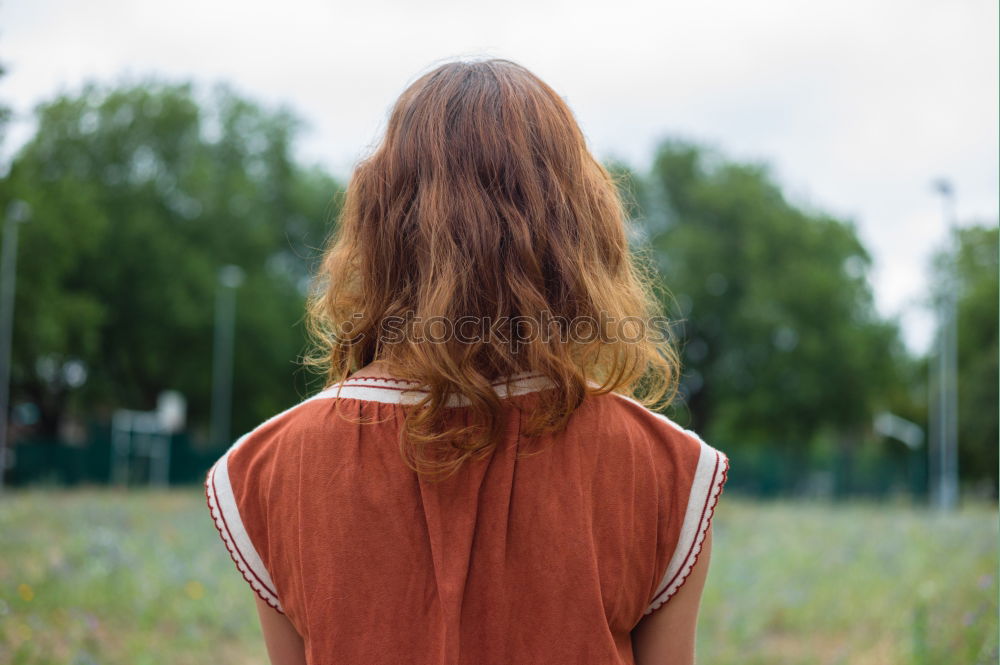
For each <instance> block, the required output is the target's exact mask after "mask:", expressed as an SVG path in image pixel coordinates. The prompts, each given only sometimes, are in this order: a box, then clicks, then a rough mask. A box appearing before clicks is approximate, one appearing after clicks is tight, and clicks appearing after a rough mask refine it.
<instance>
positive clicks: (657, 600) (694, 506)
mask: <svg viewBox="0 0 1000 665" xmlns="http://www.w3.org/2000/svg"><path fill="white" fill-rule="evenodd" d="M685 431H686V432H689V433H691V434H694V433H693V432H691V431H690V430H685ZM695 437H696V438H697V439H698V442H699V443H700V445H701V454H700V455H699V456H698V467H697V469H696V471H695V478H694V483H693V484H692V486H691V494H690V496H689V499H688V505H687V510H686V511H685V513H684V523H683V525H682V526H681V535H680V539H679V540H678V542H677V548H676V549H675V550H674V554H673V556H672V557H671V559H670V563H669V565H668V566H667V572H666V573H665V574H664V576H663V580H662V581H661V582H660V584H659V586H657V588H656V593H655V594H653V601H652V602H651V603H650V604H649V606H648V607H647V608H646V609H645V611H643V616H645V615H647V614H651V613H652V612H653V611H654V610H657V609H659V607H660V606H661V605H663V604H664V603H665V602H667V601H668V600H670V598H671V597H672V596H673V595H674V594H675V593H677V590H678V589H680V588H681V586H683V585H684V582H685V581H686V580H687V578H688V575H689V574H690V573H691V570H692V569H693V568H694V565H695V563H697V562H698V555H699V554H700V553H701V545H702V543H703V542H704V540H705V534H706V533H708V527H709V526H710V525H711V524H712V516H713V515H714V514H715V506H716V504H718V502H719V495H720V494H721V493H722V487H723V485H725V483H726V477H727V474H728V472H729V458H728V457H726V455H725V454H724V453H722V452H721V451H719V450H716V449H715V448H712V447H711V446H709V445H708V444H707V443H705V442H704V441H702V440H701V438H700V437H698V436H697V435H695Z"/></svg>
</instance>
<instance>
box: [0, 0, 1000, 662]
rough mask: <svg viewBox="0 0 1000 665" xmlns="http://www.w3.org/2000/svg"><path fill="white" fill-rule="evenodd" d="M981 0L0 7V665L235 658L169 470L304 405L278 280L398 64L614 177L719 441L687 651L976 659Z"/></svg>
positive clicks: (983, 595) (982, 345) (985, 265)
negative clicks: (544, 100)
mask: <svg viewBox="0 0 1000 665" xmlns="http://www.w3.org/2000/svg"><path fill="white" fill-rule="evenodd" d="M997 27H998V14H997V5H996V3H995V2H987V1H985V0H958V1H955V0H951V1H945V0H916V1H913V0H908V1H906V2H903V1H902V0H879V1H878V2H861V1H860V0H845V1H844V2H840V3H823V4H818V3H800V2H793V1H792V0H776V1H773V2H769V3H767V4H766V5H761V4H759V3H736V2H718V1H711V0H710V1H708V2H703V3H699V4H693V3H679V2H664V3H643V2H638V1H636V0H623V1H622V2H618V3H615V4H614V5H611V4H608V3H592V2H582V3H581V2H573V3H570V2H551V1H544V0H538V1H535V2H530V3H528V2H524V1H523V0H514V1H513V2H509V3H504V4H503V5H502V6H500V5H497V6H494V7H476V6H474V5H473V4H471V3H458V2H422V3H403V2H385V1H375V2H366V3H352V4H350V5H348V4H346V3H321V2H315V1H312V0H287V1H286V2H283V3H266V4H265V3H248V2H235V1H230V0H225V1H219V2H213V3H199V2H194V1H192V0H178V1H177V2H173V3H169V4H164V3H149V2H134V1H126V0H95V1H94V2H90V3H86V4H83V3H75V2H69V1H68V0H35V1H33V2H9V1H7V2H3V3H2V4H0V65H2V67H3V72H2V75H0V106H2V110H0V114H2V115H0V118H2V119H0V138H2V141H0V217H2V219H0V223H2V225H3V233H2V252H0V260H2V264H0V439H2V445H0V450H2V451H3V454H2V457H0V459H2V460H4V461H3V464H2V466H0V470H2V473H0V480H2V482H0V663H73V664H82V663H101V664H105V663H107V664H112V663H130V664H140V665H141V664H144V663H182V664H183V663H192V664H194V663H251V662H265V658H266V656H265V652H264V649H263V644H262V642H261V638H260V634H259V628H258V627H257V623H256V616H255V613H254V609H253V602H252V596H251V592H250V590H249V589H247V588H245V587H246V585H245V583H244V582H243V580H242V579H241V577H240V575H239V573H238V572H237V571H236V570H235V567H234V566H233V565H232V562H231V561H229V559H228V555H227V553H226V551H225V548H224V547H222V545H221V543H220V542H219V541H218V536H217V535H216V533H215V531H214V529H213V527H212V524H211V521H210V519H209V517H208V513H207V510H206V509H205V506H204V496H203V493H202V487H201V485H200V483H201V481H202V479H203V477H204V473H205V471H206V470H207V468H208V466H209V465H210V464H211V462H213V461H214V460H215V459H216V458H217V457H218V456H219V455H221V454H222V452H223V451H224V450H225V448H226V447H228V445H229V444H230V443H231V441H232V440H234V439H235V438H236V437H237V436H238V435H240V434H242V433H244V432H246V431H248V430H249V429H251V428H252V427H254V426H255V425H256V424H258V423H260V422H261V421H263V420H264V419H266V418H268V417H270V416H271V415H274V414H275V413H277V412H279V411H281V410H284V409H285V408H287V407H289V406H291V405H292V404H294V403H296V402H297V401H299V400H301V399H303V398H304V397H306V396H308V395H309V394H311V392H312V391H315V390H316V389H318V388H319V387H320V382H319V381H320V380H319V379H318V378H317V377H315V376H312V375H310V374H308V373H307V372H306V371H305V370H304V369H302V368H301V367H299V366H298V365H297V359H298V358H299V356H300V355H301V353H302V352H303V351H304V348H305V346H304V344H305V338H304V333H303V327H302V316H303V305H304V295H305V293H306V290H307V288H308V285H309V279H310V274H311V272H312V270H313V269H314V267H315V263H316V260H317V258H318V257H319V252H320V249H321V248H322V245H323V242H324V239H325V237H326V235H327V233H328V232H329V230H330V229H331V228H332V226H333V225H334V224H335V220H336V216H337V212H338V208H337V206H338V205H339V197H338V193H340V192H342V191H343V189H344V187H345V185H346V183H347V181H348V179H349V177H350V174H351V169H352V166H353V164H354V163H356V161H357V160H358V159H360V158H361V157H363V156H364V155H366V154H367V151H368V150H369V149H370V148H371V147H372V145H373V144H374V142H375V141H376V140H377V138H378V136H379V134H380V132H381V130H382V129H383V128H384V126H385V121H386V116H387V112H388V109H389V106H390V105H391V104H392V102H393V101H394V100H395V99H396V97H397V96H398V95H399V93H400V92H402V90H403V89H404V88H405V87H406V85H407V84H408V83H410V82H412V81H413V80H414V79H415V78H416V77H417V76H418V75H419V74H420V73H422V72H424V71H426V70H428V69H430V68H432V67H433V66H435V65H436V64H439V63H440V62H442V61H444V60H447V59H451V58H455V57H462V56H466V57H483V56H497V57H506V58H510V59H513V60H515V61H517V62H519V63H521V64H523V65H525V66H527V67H528V68H529V69H531V70H532V71H534V72H535V73H536V74H538V75H539V76H540V77H541V78H543V79H544V80H545V81H546V82H547V83H549V84H550V85H552V86H553V87H554V88H555V89H556V90H557V91H558V92H559V93H560V94H561V95H563V96H564V98H565V99H566V101H567V102H568V103H569V105H570V107H571V108H572V110H573V111H574V113H575V114H576V116H577V119H578V121H579V123H580V125H581V127H582V129H583V131H584V133H585V134H586V136H587V139H588V142H589V144H590V146H591V149H592V150H593V152H594V153H595V155H597V156H598V158H599V159H601V160H602V162H603V163H605V164H606V165H607V167H608V168H609V169H611V170H612V171H614V172H615V173H618V174H621V175H622V176H623V178H622V181H623V195H624V196H625V197H626V199H627V200H628V201H629V204H630V211H631V216H632V219H633V222H634V224H633V230H634V236H633V241H634V243H635V245H636V247H637V248H639V249H641V250H642V251H647V252H649V254H650V256H651V257H652V258H653V260H654V262H655V264H656V266H657V267H658V269H659V273H660V276H661V278H662V285H664V286H665V287H667V289H669V293H670V294H671V296H670V297H669V298H666V299H665V302H664V304H665V306H666V307H667V309H668V312H669V313H670V314H671V316H673V317H674V318H675V319H676V320H677V321H678V331H679V334H680V335H681V338H682V340H683V357H684V379H683V385H682V391H681V394H682V399H681V400H680V401H679V402H678V403H677V404H676V405H675V407H674V408H673V409H672V410H671V412H670V413H669V415H671V416H672V417H673V418H674V419H675V420H677V421H678V422H680V423H682V424H683V425H685V426H686V427H689V428H693V429H695V430H696V431H698V432H699V433H700V434H701V435H702V436H703V437H704V438H705V439H706V440H707V441H709V442H710V443H712V444H713V445H714V446H716V447H717V448H719V449H721V450H723V451H725V452H726V453H727V454H728V455H729V456H730V459H731V464H732V468H731V471H730V476H729V481H728V484H727V489H726V497H727V498H726V499H725V500H724V501H722V502H721V503H720V506H719V510H718V513H717V517H716V521H715V524H716V530H715V534H716V535H715V542H716V545H715V547H714V549H713V555H712V560H713V564H712V566H713V567H712V572H711V575H710V577H709V581H708V586H707V588H706V591H705V600H704V603H703V606H702V619H701V627H700V631H699V642H698V654H699V663H704V664H705V665H713V664H721V663H741V664H748V663H749V664H753V663H769V664H775V663H778V664H785V663H787V664H799V663H802V664H806V663H810V664H811V663H822V664H833V663H851V664H861V665H865V664H881V663H886V664H889V663H915V664H930V663H948V664H956V663H970V664H972V663H974V664H978V663H995V662H996V661H997V657H998V652H997V643H998V639H997V592H998V586H997V577H996V573H997V544H998V529H997V510H996V507H997V503H996V502H997V477H998V464H1000V462H998V352H997V350H998V344H997V330H998V325H997V324H998V300H1000V294H998V286H997V282H998V237H997V236H998V199H1000V196H998V178H1000V172H998V117H1000V109H998V40H997V34H998V29H997Z"/></svg>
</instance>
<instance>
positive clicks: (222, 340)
mask: <svg viewBox="0 0 1000 665" xmlns="http://www.w3.org/2000/svg"><path fill="white" fill-rule="evenodd" d="M243 277H244V275H243V270H242V269H241V268H240V267H239V266H234V265H227V266H222V268H220V269H219V284H218V288H217V290H216V297H215V344H214V348H213V350H212V431H211V434H212V443H213V444H221V443H226V442H228V441H229V419H230V416H231V415H232V410H233V406H232V405H233V332H234V331H233V329H234V327H235V323H236V289H237V288H239V286H240V285H241V284H242V283H243Z"/></svg>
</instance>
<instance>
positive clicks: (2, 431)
mask: <svg viewBox="0 0 1000 665" xmlns="http://www.w3.org/2000/svg"><path fill="white" fill-rule="evenodd" d="M30 217H31V207H30V206H29V205H28V204H27V203H25V202H24V201H21V200H14V201H11V202H10V205H8V206H7V215H6V219H5V220H4V225H3V255H2V256H0V490H2V489H3V478H4V472H5V471H6V470H7V407H8V406H9V405H10V344H11V337H12V335H13V332H14V281H15V279H16V278H17V227H18V225H19V224H21V223H22V222H26V221H28V219H29V218H30Z"/></svg>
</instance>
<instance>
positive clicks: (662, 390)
mask: <svg viewBox="0 0 1000 665" xmlns="http://www.w3.org/2000/svg"><path fill="white" fill-rule="evenodd" d="M618 185H619V181H618V180H616V178H615V177H613V176H612V175H611V174H610V173H609V171H608V170H607V169H606V168H604V167H603V166H602V165H601V164H600V163H599V162H598V161H597V160H596V159H595V158H594V157H593V156H592V155H591V153H590V151H589V150H588V149H587V145H586V140H585V138H584V135H583V133H582V132H581V130H580V128H579V127H578V125H577V123H576V121H575V119H574V116H573V114H572V112H571V111H570V109H569V107H568V106H567V105H566V103H565V102H564V101H563V99H562V98H561V97H560V96H559V95H558V94H557V93H556V92H555V91H554V90H553V89H552V88H551V87H549V86H548V85H547V84H546V83H544V82H543V81H542V80H540V79H539V78H538V77H537V76H535V75H534V74H532V73H531V72H530V71H528V70H527V69H525V68H524V67H522V66H521V65H518V64H516V63H514V62H512V61H510V60H505V59H496V58H494V59H488V60H481V61H456V62H448V63H446V64H443V65H440V66H438V67H436V68H435V69H433V71H430V72H428V73H426V74H423V75H422V76H420V77H419V78H418V79H417V80H416V81H414V82H413V83H412V84H411V85H410V86H409V87H407V88H406V90H405V91H404V92H403V93H402V95H401V96H400V97H399V99H398V100H397V101H396V103H395V105H394V106H393V108H392V111H391V113H390V116H389V121H388V125H387V127H386V131H385V135H384V137H383V139H382V140H381V142H380V143H379V144H377V146H376V147H375V149H374V150H373V152H372V154H371V155H370V156H368V157H367V158H364V159H363V160H361V161H360V162H359V163H358V164H357V165H356V168H355V170H354V173H353V175H352V177H351V179H350V182H349V183H348V186H347V189H346V192H345V193H344V198H343V205H342V207H341V212H340V216H339V220H338V224H337V225H336V226H335V228H334V230H333V233H332V234H331V236H330V238H329V239H328V241H327V246H326V248H325V251H324V254H323V258H322V261H321V263H320V267H319V269H318V274H317V275H316V279H315V280H314V282H313V284H314V287H313V290H312V291H311V293H310V295H309V298H308V303H307V312H306V325H307V330H308V333H309V335H310V338H311V341H312V344H311V348H310V350H309V352H307V354H306V355H305V357H304V363H305V365H306V366H309V367H312V368H314V369H317V370H319V371H320V372H321V373H323V374H324V375H325V376H326V381H327V385H328V386H330V385H333V384H335V383H338V382H340V381H343V380H344V379H345V378H347V377H348V376H349V375H350V374H351V373H352V372H354V371H356V370H357V369H359V368H361V367H363V366H365V365H367V364H368V363H370V362H373V361H375V360H379V361H382V362H383V363H384V364H385V365H386V367H387V368H389V371H390V373H391V375H392V376H394V377H397V378H402V379H408V380H412V381H417V382H419V383H420V384H422V385H423V386H424V388H423V389H424V390H425V391H426V393H425V396H424V397H423V398H422V399H421V400H419V402H417V403H414V404H410V405H407V407H406V414H405V421H404V422H405V425H404V427H403V428H401V433H400V452H401V454H402V455H403V458H404V460H405V461H406V463H407V465H408V466H410V468H412V469H413V470H415V471H417V472H418V473H422V474H425V475H426V476H428V477H430V478H431V479H432V480H442V479H444V478H447V477H448V476H450V475H452V474H453V473H454V472H455V471H457V470H458V468H459V467H460V466H461V465H462V463H463V462H464V461H465V460H467V459H470V458H474V459H480V458H482V457H484V456H486V455H487V454H489V452H490V451H491V450H492V448H493V447H494V446H495V445H496V444H497V443H498V441H499V440H500V437H501V436H502V432H503V426H504V424H503V422H502V420H503V418H502V414H501V412H502V409H503V402H502V398H501V397H500V396H499V395H498V394H497V392H496V391H495V390H494V384H496V383H497V382H498V381H503V380H509V378H510V377H512V376H515V375H519V376H524V373H525V372H529V373H531V375H536V374H537V375H543V376H545V377H548V379H549V380H551V381H552V384H553V385H552V387H551V389H545V390H541V391H538V392H537V393H533V395H536V396H537V397H538V399H536V400H531V401H530V403H531V404H532V405H533V408H532V413H531V414H529V415H528V417H527V418H526V426H525V430H524V433H525V434H526V435H527V436H529V437H538V436H541V435H543V434H545V433H547V432H554V431H558V430H559V429H561V428H562V427H563V426H564V425H565V423H566V421H567V419H568V418H569V417H570V415H571V414H572V413H573V411H574V410H575V409H576V408H577V407H578V406H579V405H580V404H581V402H582V401H583V400H584V398H585V396H586V395H587V394H602V393H608V392H612V391H614V392H619V393H622V394H626V395H629V396H631V397H633V398H635V399H638V400H639V401H641V402H642V403H644V404H646V405H656V406H660V407H662V406H665V405H666V404H669V403H670V402H671V401H672V400H673V398H674V396H675V394H676V389H677V378H678V374H679V366H680V363H679V359H678V355H677V353H676V350H675V348H674V346H673V343H672V340H671V335H669V334H659V335H649V334H644V335H634V334H633V335H630V336H628V337H627V338H626V337H624V336H623V335H622V334H621V331H622V329H621V323H620V322H622V321H624V320H631V321H633V322H635V321H640V322H648V321H654V320H659V321H665V319H664V318H662V313H661V309H660V306H659V301H658V299H657V297H656V294H655V293H654V290H653V284H654V280H653V274H654V273H653V271H652V270H650V269H649V268H648V265H649V262H648V260H646V258H645V257H643V256H642V255H640V254H639V253H637V252H632V251H630V249H629V245H628V233H627V228H626V224H627V220H628V211H627V210H626V206H625V205H624V204H623V200H622V198H621V197H620V195H619V190H618ZM469 317H472V318H469ZM545 317H549V318H548V319H546V318H545ZM629 317H633V318H631V319H630V318H629ZM460 320H461V321H464V322H466V323H468V322H470V321H474V322H481V321H486V322H489V323H488V324H487V325H484V326H483V327H482V328H481V329H483V330H485V329H486V328H487V326H490V327H491V328H492V332H493V333H498V332H499V333H500V334H492V335H480V336H478V337H474V339H472V340H471V341H470V340H469V338H468V336H467V335H466V336H464V337H462V338H461V339H459V338H458V337H459V336H456V335H452V336H451V337H450V338H449V337H447V336H446V335H440V334H438V335H436V336H434V335H433V333H434V330H435V329H434V328H433V324H432V323H431V322H437V324H438V328H437V329H438V330H441V329H443V328H442V327H441V326H442V325H443V322H444V323H447V322H451V323H454V322H456V321H460ZM546 320H548V321H561V322H563V323H565V322H569V323H570V329H572V327H573V325H574V322H580V321H583V322H586V323H587V325H590V326H592V327H591V331H592V332H596V334H590V335H582V336H581V335H575V334H570V335H567V334H552V335H548V336H546V335H540V334H535V335H530V334H529V335H525V334H524V325H523V324H524V322H526V321H534V322H544V321H546ZM400 321H406V322H407V323H406V326H405V328H404V329H405V334H394V335H386V334H385V333H386V330H388V329H392V330H393V332H395V333H399V332H400V329H399V322H400ZM393 322H395V323H393ZM498 322H499V323H500V324H501V325H500V326H498V325H497V323H498ZM616 322H618V323H617V324H616ZM390 324H392V325H390ZM539 325H544V324H543V323H539ZM615 325H618V326H619V327H618V328H615ZM392 326H396V327H395V328H393V327H392ZM517 326H521V327H520V328H518V327H517ZM445 328H447V326H445ZM529 328H530V327H529ZM584 328H586V326H584ZM453 330H459V328H457V327H456V328H453ZM533 330H535V331H540V330H541V328H537V327H536V328H534V329H533ZM565 332H566V329H565V328H564V329H563V333H565ZM647 332H648V330H647ZM659 332H660V333H662V332H663V330H662V329H660V331H659ZM421 333H422V334H423V335H424V336H425V338H423V339H421V338H420V336H419V335H420V334H421ZM616 333H617V334H616ZM428 337H433V341H429V340H428V339H427V338H428ZM636 338H638V339H636ZM513 339H516V340H517V343H516V344H515V343H512V341H511V340H513ZM456 395H457V396H459V398H460V399H461V398H464V400H463V402H462V404H463V406H462V407H461V408H463V409H467V412H466V413H465V414H463V417H462V418H460V419H458V421H456V420H455V419H449V418H448V417H447V416H448V412H449V411H453V409H454V406H449V404H448V402H449V399H452V398H453V397H454V396H456ZM512 401H515V402H516V401H517V400H512ZM518 408H521V407H518Z"/></svg>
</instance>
